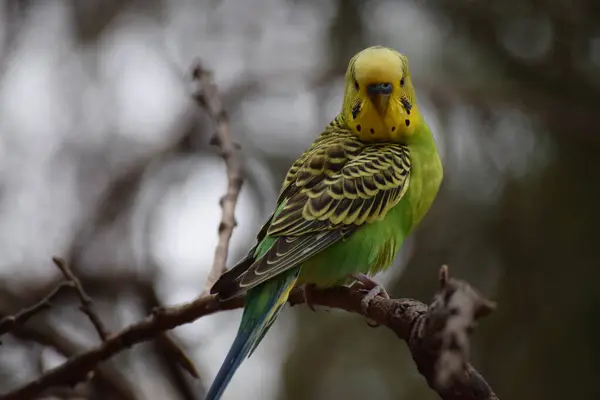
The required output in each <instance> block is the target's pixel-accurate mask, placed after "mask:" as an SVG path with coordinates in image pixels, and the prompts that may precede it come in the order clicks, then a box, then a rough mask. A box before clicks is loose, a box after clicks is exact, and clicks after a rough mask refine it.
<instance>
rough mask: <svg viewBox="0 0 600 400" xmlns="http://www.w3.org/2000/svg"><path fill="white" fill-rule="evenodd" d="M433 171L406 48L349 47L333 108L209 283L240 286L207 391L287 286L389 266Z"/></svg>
mask: <svg viewBox="0 0 600 400" xmlns="http://www.w3.org/2000/svg"><path fill="white" fill-rule="evenodd" d="M441 180H442V166H441V162H440V159H439V156H438V153H437V149H436V145H435V141H434V138H433V136H432V134H431V132H430V130H429V127H428V126H427V124H426V123H425V121H424V120H423V117H422V115H421V113H420V111H419V107H418V106H417V104H416V96H415V92H414V88H413V85H412V79H411V75H410V71H409V68H408V62H407V58H406V57H405V56H404V55H402V54H400V53H398V52H396V51H395V50H392V49H388V48H385V47H380V46H375V47H369V48H367V49H365V50H363V51H361V52H359V53H358V54H356V55H355V56H354V57H353V58H352V59H351V60H350V63H349V65H348V70H347V72H346V89H345V96H344V103H343V106H342V111H341V112H340V114H339V115H338V116H337V117H336V118H335V119H334V120H333V121H332V122H331V123H330V124H329V125H328V126H327V127H326V128H325V131H324V132H323V133H321V135H320V136H319V137H318V138H317V139H316V140H315V142H314V143H313V144H312V145H311V146H310V148H309V149H308V150H306V152H304V154H302V155H301V156H300V158H299V159H298V160H296V162H294V164H293V165H292V166H291V168H290V170H289V171H288V173H287V176H286V178H285V181H284V183H283V186H282V189H281V192H280V194H279V198H278V200H277V206H276V209H275V211H274V212H273V214H272V215H271V217H270V218H269V219H268V220H267V222H266V223H265V225H264V226H263V228H262V229H261V231H260V232H259V234H258V236H257V244H256V246H254V248H252V249H251V250H250V252H249V253H248V255H247V256H246V257H245V258H244V259H243V260H241V261H240V262H239V263H238V264H237V265H236V266H234V267H233V268H232V269H231V270H229V271H227V272H226V273H225V274H223V276H221V278H220V279H219V280H218V281H217V282H216V283H215V285H214V286H213V288H212V290H211V293H216V294H217V296H218V297H219V298H220V299H223V300H225V299H229V298H232V297H235V296H237V295H240V294H242V293H245V292H247V295H246V303H245V307H244V313H243V316H242V322H241V324H240V327H239V330H238V334H237V336H236V339H235V341H234V343H233V345H232V347H231V349H230V351H229V353H228V355H227V357H226V359H225V362H224V363H223V365H222V366H221V369H220V370H219V373H218V374H217V377H216V379H215V381H214V382H213V384H212V386H211V388H210V390H209V392H208V395H207V400H216V399H219V398H220V397H221V395H222V393H223V391H224V390H225V387H226V386H227V384H228V383H229V381H230V380H231V377H232V376H233V374H234V373H235V371H236V369H237V368H238V367H239V365H240V364H241V362H242V361H243V360H244V359H245V358H246V357H248V356H249V355H250V354H251V353H252V352H253V351H254V349H255V348H256V346H257V345H258V344H259V342H260V341H261V340H262V338H263V337H264V335H265V333H266V332H267V330H268V329H269V327H270V326H271V324H272V323H273V322H274V321H275V319H276V318H277V316H278V314H279V312H280V311H281V307H282V306H283V305H284V304H285V302H286V301H287V298H288V295H289V293H290V291H291V289H292V288H293V287H294V286H296V285H302V284H313V285H315V286H317V287H327V286H331V285H336V284H342V283H345V282H347V281H348V280H349V278H350V277H352V276H356V274H361V273H362V274H366V275H374V274H376V273H377V272H379V271H382V270H384V269H386V268H387V267H389V266H390V265H391V264H392V261H393V259H394V257H395V256H396V254H397V253H398V251H399V250H400V247H401V246H402V243H403V241H404V239H405V238H406V236H407V235H408V234H410V233H411V231H412V230H413V228H414V227H415V226H416V225H417V224H418V223H419V221H420V220H421V219H422V218H423V216H424V215H425V213H426V212H427V210H428V209H429V207H430V206H431V203H432V202H433V200H434V198H435V196H436V194H437V191H438V188H439V185H440V183H441Z"/></svg>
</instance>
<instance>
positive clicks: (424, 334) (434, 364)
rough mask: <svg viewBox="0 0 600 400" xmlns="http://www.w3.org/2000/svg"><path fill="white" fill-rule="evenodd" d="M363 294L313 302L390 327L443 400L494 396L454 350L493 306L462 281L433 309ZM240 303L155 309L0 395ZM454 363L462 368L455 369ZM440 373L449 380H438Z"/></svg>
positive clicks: (68, 381)
mask: <svg viewBox="0 0 600 400" xmlns="http://www.w3.org/2000/svg"><path fill="white" fill-rule="evenodd" d="M364 295H365V291H364V290H361V289H360V288H355V287H353V288H349V287H334V288H330V289H324V290H315V291H314V293H313V295H312V296H311V301H312V302H313V303H314V304H316V305H321V306H326V307H332V308H338V309H342V310H346V311H349V312H353V313H356V314H361V315H364V316H365V317H367V318H369V319H372V320H373V321H375V322H377V323H378V324H379V325H383V326H386V327H388V328H389V329H391V330H392V331H394V332H395V333H396V334H397V335H398V337H399V338H401V339H403V340H405V341H406V342H407V343H408V345H409V348H410V351H411V353H412V355H413V358H414V360H415V362H416V363H417V367H418V369H419V371H420V372H421V374H423V376H424V377H425V378H426V379H427V382H428V383H429V385H430V386H431V387H432V388H433V389H434V390H436V391H437V392H438V393H439V394H440V396H441V397H442V399H444V400H483V399H485V400H493V399H497V398H498V397H497V396H496V395H495V394H494V392H493V391H492V389H491V388H490V386H489V385H488V384H487V382H486V381H485V379H484V378H483V377H482V376H481V375H480V374H479V373H478V372H477V371H476V370H475V369H474V368H473V367H472V366H471V365H470V364H468V360H467V359H466V357H467V355H468V352H466V351H454V349H455V348H456V347H458V348H459V349H462V348H464V345H465V344H464V343H462V342H461V343H454V342H455V339H454V337H455V336H456V335H459V336H466V335H468V333H469V332H470V331H471V330H472V328H473V326H474V325H473V324H474V322H475V321H476V320H477V319H478V318H480V317H483V316H484V315H486V314H487V313H489V312H490V311H491V309H492V307H493V305H492V303H490V302H489V301H488V300H486V299H484V298H483V297H482V296H481V295H480V294H478V293H477V292H476V291H475V290H474V289H472V288H471V287H470V286H469V285H468V284H467V283H466V282H463V281H459V280H454V279H449V280H446V281H445V283H444V284H443V285H442V288H441V289H440V291H439V292H438V294H437V295H436V297H435V300H434V302H433V303H432V305H431V307H428V306H427V305H425V304H423V303H421V302H419V301H417V300H413V299H397V300H393V299H384V298H381V297H377V298H375V299H373V300H372V301H371V303H370V306H369V308H368V310H367V312H366V313H363V311H362V306H361V300H362V299H363V297H364ZM440 299H442V300H440ZM289 301H290V303H291V304H300V303H303V302H304V296H303V294H302V292H301V290H295V291H293V292H292V294H291V296H290V300H289ZM242 306H243V299H242V298H236V299H233V300H230V301H226V302H219V301H218V300H217V299H216V298H215V297H214V296H207V295H203V296H200V297H199V298H197V299H196V300H194V301H192V302H190V303H187V304H183V305H179V306H174V307H165V308H159V309H156V310H155V312H154V313H153V314H152V315H149V316H148V317H146V318H145V319H144V320H142V321H140V322H138V323H135V324H133V325H130V326H129V327H127V328H126V329H124V330H122V331H121V332H119V333H117V334H115V335H113V336H111V337H109V338H108V339H107V340H106V341H105V342H103V343H102V344H101V345H99V346H97V347H95V348H93V349H91V350H88V351H86V352H84V353H82V354H79V355H77V356H74V357H72V358H70V359H69V360H68V361H66V362H65V363H64V364H62V365H60V366H58V367H56V368H54V369H52V370H50V371H48V372H46V373H45V374H44V375H42V376H40V377H39V378H38V379H36V380H35V381H33V382H30V383H28V384H26V385H24V386H22V387H20V388H18V389H16V390H14V391H12V392H9V393H6V394H4V395H2V396H0V399H1V400H13V399H21V398H31V397H34V396H36V395H38V394H40V393H42V392H43V391H44V390H45V389H47V388H49V387H53V386H64V385H73V384H75V383H77V382H78V381H79V380H81V379H84V378H85V376H86V374H87V373H89V371H92V370H94V369H95V368H96V366H97V365H98V364H99V363H100V362H102V361H104V360H107V359H109V358H110V357H112V356H114V355H115V354H117V353H119V352H121V351H123V350H125V349H128V348H129V347H131V346H133V345H135V344H137V343H141V342H144V341H148V340H152V339H154V338H155V337H156V336H157V335H159V334H160V333H161V332H163V331H165V330H168V329H173V328H175V327H177V326H180V325H183V324H187V323H190V322H193V321H195V320H197V319H198V318H200V317H203V316H206V315H210V314H213V313H215V312H218V311H225V310H231V309H234V308H238V307H242ZM455 318H461V319H463V321H464V323H462V324H459V325H460V326H459V327H458V328H456V327H455V324H454V319H455ZM467 345H468V343H467ZM448 349H450V350H452V353H453V354H452V356H453V357H457V359H458V361H457V363H451V367H448V366H447V363H445V362H441V363H440V362H439V360H440V359H444V357H447V356H446V355H445V352H447V351H448ZM456 364H459V365H460V366H461V367H460V368H455V367H454V366H455V365H456ZM442 376H447V378H445V380H444V379H440V377H442Z"/></svg>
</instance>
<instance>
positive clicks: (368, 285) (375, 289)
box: [352, 274, 390, 328]
mask: <svg viewBox="0 0 600 400" xmlns="http://www.w3.org/2000/svg"><path fill="white" fill-rule="evenodd" d="M352 277H353V278H354V279H356V282H355V284H356V283H357V284H359V285H360V286H361V287H362V288H363V289H364V290H366V291H367V293H366V294H365V295H364V296H363V298H362V300H361V301H360V306H361V309H362V312H363V314H364V315H365V316H366V315H367V313H368V311H369V305H370V304H371V302H372V301H373V299H374V298H375V297H377V296H381V297H383V298H384V299H389V298H390V296H389V295H388V293H387V291H386V290H385V288H384V287H383V286H382V285H380V284H378V283H377V282H375V281H374V280H372V279H371V278H369V277H368V276H366V275H365V274H355V275H353V276H352ZM365 319H366V321H367V324H368V325H369V326H370V327H372V328H376V327H378V326H379V324H378V323H377V322H375V321H373V320H372V319H370V318H368V317H365Z"/></svg>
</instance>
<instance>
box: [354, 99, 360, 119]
mask: <svg viewBox="0 0 600 400" xmlns="http://www.w3.org/2000/svg"><path fill="white" fill-rule="evenodd" d="M360 109H361V105H360V102H356V104H355V105H354V107H352V118H353V119H356V116H357V115H358V113H359V112H360Z"/></svg>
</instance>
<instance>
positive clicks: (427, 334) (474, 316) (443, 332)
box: [0, 65, 498, 400]
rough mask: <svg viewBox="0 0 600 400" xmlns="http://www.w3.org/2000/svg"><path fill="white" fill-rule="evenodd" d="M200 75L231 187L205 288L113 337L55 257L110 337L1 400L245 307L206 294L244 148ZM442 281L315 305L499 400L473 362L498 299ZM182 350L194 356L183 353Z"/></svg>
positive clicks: (335, 291)
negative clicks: (426, 291)
mask: <svg viewBox="0 0 600 400" xmlns="http://www.w3.org/2000/svg"><path fill="white" fill-rule="evenodd" d="M193 77H194V81H195V83H196V84H197V90H195V92H194V98H195V99H196V101H197V102H198V104H200V105H202V106H203V107H205V108H206V110H207V111H208V113H209V114H210V115H211V116H212V117H213V118H214V119H215V121H216V123H217V132H216V134H215V136H214V138H213V140H212V141H211V142H212V143H213V144H215V145H217V146H218V147H219V148H220V149H221V154H222V156H223V159H224V160H225V164H226V168H227V181H228V185H227V193H226V194H225V196H223V198H222V199H221V207H222V209H223V215H222V220H221V223H220V225H219V242H218V246H217V249H216V251H215V259H214V263H213V266H212V269H211V272H210V274H209V277H208V279H207V282H206V285H205V291H204V293H203V294H202V295H201V296H199V297H198V298H197V299H196V300H194V301H192V302H190V303H186V304H183V305H178V306H173V307H161V308H157V309H155V311H154V312H153V313H152V314H151V315H149V316H147V317H146V318H145V319H143V320H141V321H139V322H137V323H134V324H132V325H130V326H128V327H126V328H125V329H123V330H121V331H120V332H118V333H115V334H113V335H111V336H107V334H106V330H105V329H104V327H103V325H102V324H101V323H99V324H97V323H96V322H94V320H95V319H94V317H93V316H90V314H92V315H96V314H95V311H94V309H93V302H92V301H91V299H90V298H89V296H88V295H87V294H86V293H85V292H84V291H83V287H82V286H81V284H80V283H79V280H78V279H77V278H76V277H75V276H74V275H73V274H72V272H70V270H69V269H68V267H67V266H66V265H65V264H64V263H62V262H60V260H55V263H56V264H57V266H58V267H59V268H61V270H62V271H63V274H64V275H65V278H66V279H67V280H68V281H69V282H70V283H71V284H72V285H74V286H75V288H76V290H77V291H78V295H79V297H80V300H81V302H82V309H83V310H84V312H86V311H85V309H87V310H88V311H87V312H86V314H88V316H89V317H90V320H91V321H92V323H93V324H94V326H95V327H96V330H97V331H98V334H99V335H100V336H101V337H102V338H103V342H102V343H101V344H99V345H98V346H96V347H94V348H91V349H89V350H88V351H85V352H83V353H80V354H78V355H75V356H72V357H70V358H69V359H68V360H67V361H66V362H65V363H63V364H62V365H60V366H58V367H56V368H54V369H51V370H49V371H46V372H45V373H43V374H42V375H41V376H40V377H39V378H37V379H36V380H34V381H32V382H29V383H27V384H25V385H23V386H21V387H19V388H16V389H14V390H13V391H10V392H8V393H5V394H3V395H0V400H15V399H25V398H34V397H35V396H37V395H40V394H41V393H43V392H45V391H47V390H48V389H50V388H54V387H61V386H73V385H75V384H76V383H78V382H81V381H83V380H85V379H86V377H87V376H89V374H90V373H91V372H92V371H93V370H95V369H96V367H97V366H98V364H100V363H101V362H103V361H106V360H108V359H109V358H111V357H113V356H115V355H116V354H118V353H120V352H122V351H124V350H126V349H128V348H130V347H131V346H133V345H135V344H137V343H141V342H144V341H149V340H153V339H156V338H157V337H161V335H163V334H164V332H165V331H167V330H170V329H173V328H176V327H178V326H181V325H184V324H187V323H191V322H193V321H195V320H197V319H198V318H201V317H203V316H206V315H210V314H213V313H215V312H218V311H225V310H231V309H235V308H238V307H242V306H243V303H244V300H243V298H236V299H232V300H229V301H226V302H220V301H218V300H217V299H216V298H215V297H214V296H211V295H208V294H206V292H207V291H208V290H209V289H210V287H211V286H212V284H213V283H214V282H215V281H216V279H217V278H218V277H219V275H220V274H221V273H222V272H223V271H224V270H225V265H226V258H227V251H228V247H229V240H230V238H231V234H232V231H233V229H234V227H235V216H234V212H235V205H236V202H237V198H238V195H239V191H240V188H241V185H242V182H243V179H242V173H241V161H240V159H239V155H238V147H237V146H236V144H235V143H234V142H233V141H232V140H231V138H230V135H229V127H228V120H227V115H226V113H225V111H224V109H223V107H222V104H221V101H220V99H219V97H218V94H217V90H216V86H215V84H214V82H213V81H212V78H211V74H210V73H209V72H207V71H205V70H204V69H203V68H202V67H200V66H199V65H198V66H196V67H195V68H194V72H193ZM440 284H441V287H440V290H439V291H438V293H437V294H436V296H435V297H434V300H433V302H432V304H431V305H430V306H427V305H426V304H423V303H421V302H419V301H417V300H413V299H395V300H394V299H386V298H383V297H376V298H374V299H373V300H372V301H371V302H370V303H369V307H368V309H367V310H364V311H363V307H362V299H363V297H364V296H365V290H364V289H361V288H360V287H334V288H330V289H324V290H313V291H312V293H311V302H312V303H314V304H315V305H321V306H326V307H331V308H338V309H342V310H346V311H348V312H352V313H356V314H361V315H363V316H365V317H367V318H368V319H370V320H372V321H374V322H375V323H377V324H378V325H383V326H386V327H388V328H389V329H391V330H392V331H393V332H395V333H396V335H397V336H398V337H399V338H401V339H403V340H405V341H406V342H407V344H408V346H409V349H410V351H411V354H412V356H413V359H414V360H415V363H416V364H417V368H418V369H419V371H420V372H421V374H422V375H423V376H424V377H425V378H426V380H427V382H428V383H429V385H430V387H431V388H432V389H434V390H435V391H436V392H437V393H438V394H439V395H440V397H441V398H442V399H444V400H495V399H498V397H497V396H496V394H495V393H494V392H493V390H492V389H491V387H490V386H489V385H488V383H487V382H486V381H485V379H484V378H483V377H482V376H481V375H480V374H479V373H478V372H477V371H476V370H475V369H474V368H473V367H472V366H471V365H470V364H469V362H468V357H469V341H468V336H469V334H470V332H471V331H472V330H473V328H474V326H475V323H476V320H478V319H479V318H481V317H484V316H485V315H487V314H489V313H490V312H491V311H492V310H493V308H494V304H493V303H492V302H490V301H489V300H486V299H485V298H484V297H482V296H481V295H480V294H479V293H478V292H477V291H475V290H474V289H473V288H471V287H470V286H469V285H468V284H467V283H466V282H463V281H459V280H455V279H449V278H448V270H447V268H446V267H442V270H441V271H440ZM304 301H305V297H304V295H303V293H302V291H301V290H300V289H295V290H294V291H293V292H292V293H291V295H290V298H289V302H290V303H291V304H292V305H294V304H300V303H303V302H304ZM41 307H42V308H43V307H45V306H41ZM86 307H87V308H86ZM96 317H97V315H96ZM98 321H99V319H97V322H98ZM171 350H173V351H174V352H175V353H178V352H179V351H178V350H179V349H178V348H177V349H171ZM181 354H182V355H183V357H184V358H185V359H187V357H185V355H184V353H183V352H181ZM183 364H185V362H184V363H183ZM188 367H189V368H190V369H191V370H193V372H192V371H190V373H191V374H192V375H195V374H194V372H195V369H194V367H193V364H192V365H191V367H190V366H188ZM188 371H189V369H188Z"/></svg>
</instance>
